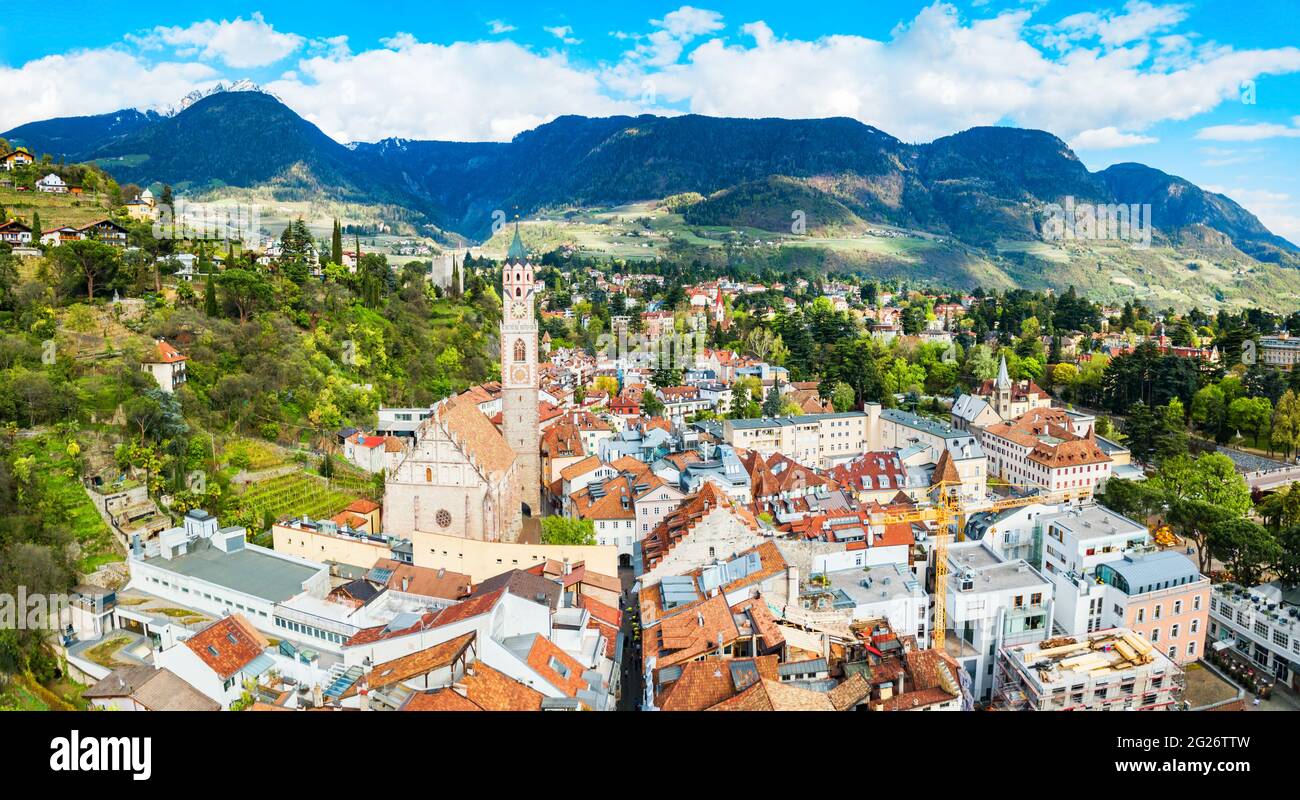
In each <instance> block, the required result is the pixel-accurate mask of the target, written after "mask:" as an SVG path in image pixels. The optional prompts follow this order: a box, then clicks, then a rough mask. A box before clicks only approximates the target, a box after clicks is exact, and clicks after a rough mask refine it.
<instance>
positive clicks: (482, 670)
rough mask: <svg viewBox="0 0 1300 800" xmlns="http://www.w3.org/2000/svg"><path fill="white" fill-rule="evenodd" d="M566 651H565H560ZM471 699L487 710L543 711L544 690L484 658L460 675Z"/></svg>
mask: <svg viewBox="0 0 1300 800" xmlns="http://www.w3.org/2000/svg"><path fill="white" fill-rule="evenodd" d="M561 652H563V651H561ZM461 683H462V684H463V685H464V686H465V693H466V694H467V695H468V696H469V699H470V700H471V701H473V702H474V703H475V704H476V705H478V706H479V707H480V708H482V709H484V710H485V711H541V710H542V693H541V692H539V691H537V690H536V689H534V688H532V687H531V686H525V685H523V684H522V683H520V682H519V681H517V680H515V679H514V678H511V677H510V676H508V675H506V674H505V673H503V672H499V671H497V670H495V669H493V668H492V667H489V666H488V665H487V664H484V663H483V662H482V661H475V662H474V663H473V664H472V665H470V672H469V673H466V674H465V677H463V678H461Z"/></svg>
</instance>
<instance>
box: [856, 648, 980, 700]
mask: <svg viewBox="0 0 1300 800" xmlns="http://www.w3.org/2000/svg"><path fill="white" fill-rule="evenodd" d="M895 661H897V660H896V659H895ZM901 668H905V671H906V680H907V681H908V683H905V684H904V687H905V689H906V691H904V692H903V693H902V694H896V695H894V696H893V697H890V698H889V699H887V700H877V701H875V702H873V703H871V708H872V709H873V710H875V711H912V710H915V709H919V708H924V707H926V706H929V705H934V704H936V703H946V702H948V701H950V700H952V699H954V698H956V697H957V695H956V694H955V693H954V692H953V691H950V690H949V687H952V688H956V687H957V686H959V685H960V683H959V680H960V677H959V674H958V672H957V671H958V670H960V669H961V667H959V666H958V665H957V663H956V662H955V661H953V660H952V658H951V657H949V656H948V655H947V654H946V653H941V652H940V651H938V650H934V649H930V650H911V651H908V652H906V653H904V654H903V661H902V662H900V663H899V667H898V668H894V670H893V675H894V676H895V678H896V677H897V674H898V672H899V669H901ZM872 671H873V673H874V672H875V671H876V670H875V668H873V670H872ZM941 671H945V672H947V675H946V676H945V675H941V674H940V673H941ZM881 672H882V674H881V677H882V678H884V679H888V678H889V672H888V671H885V670H882V671H881Z"/></svg>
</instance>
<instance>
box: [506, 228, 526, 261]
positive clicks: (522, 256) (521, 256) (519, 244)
mask: <svg viewBox="0 0 1300 800" xmlns="http://www.w3.org/2000/svg"><path fill="white" fill-rule="evenodd" d="M527 260H528V250H527V249H526V248H525V247H524V240H523V239H521V238H520V237H519V220H515V238H514V240H513V241H511V242H510V249H509V250H507V251H506V262H507V263H510V264H518V263H521V262H524V261H527Z"/></svg>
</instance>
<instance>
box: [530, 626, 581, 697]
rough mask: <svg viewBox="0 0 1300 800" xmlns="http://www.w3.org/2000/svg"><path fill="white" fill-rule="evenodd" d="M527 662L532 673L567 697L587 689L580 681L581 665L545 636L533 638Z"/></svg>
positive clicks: (575, 695)
mask: <svg viewBox="0 0 1300 800" xmlns="http://www.w3.org/2000/svg"><path fill="white" fill-rule="evenodd" d="M527 662H528V666H530V667H532V668H533V672H536V673H537V674H538V675H540V676H542V679H543V680H545V681H546V682H547V683H549V684H550V685H552V686H554V687H555V688H556V689H559V690H560V691H561V692H564V694H565V695H566V696H568V697H577V696H578V691H579V690H580V689H585V688H587V682H586V681H584V680H583V679H582V672H583V669H582V664H579V663H578V661H577V659H575V658H574V657H573V656H571V655H569V654H568V653H566V652H564V651H563V650H561V649H560V648H559V647H557V646H556V645H555V644H554V643H553V642H551V640H550V639H547V638H546V637H545V636H541V635H538V636H534V637H533V646H532V647H531V648H529V650H528V658H527ZM557 664H558V667H557V666H556V665H557ZM560 667H562V668H563V669H562V670H561V669H560Z"/></svg>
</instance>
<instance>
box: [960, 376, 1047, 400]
mask: <svg viewBox="0 0 1300 800" xmlns="http://www.w3.org/2000/svg"><path fill="white" fill-rule="evenodd" d="M995 392H996V390H995V389H994V387H993V379H992V378H987V379H985V381H984V382H983V383H981V384H980V387H979V388H978V389H976V390H975V394H977V395H979V396H981V397H992V396H993V395H994V393H995ZM1031 396H1033V397H1034V398H1035V399H1037V398H1042V397H1046V396H1047V392H1044V391H1043V390H1042V389H1040V388H1038V384H1036V383H1034V382H1033V381H1031V380H1024V379H1022V380H1018V381H1012V383H1011V399H1012V401H1014V402H1017V403H1020V402H1024V401H1025V400H1028V399H1029V398H1030V397H1031Z"/></svg>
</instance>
